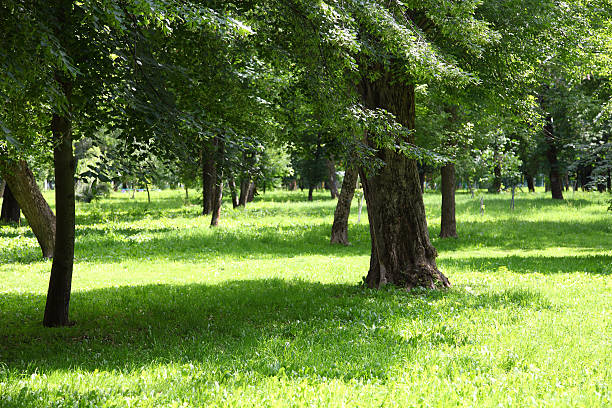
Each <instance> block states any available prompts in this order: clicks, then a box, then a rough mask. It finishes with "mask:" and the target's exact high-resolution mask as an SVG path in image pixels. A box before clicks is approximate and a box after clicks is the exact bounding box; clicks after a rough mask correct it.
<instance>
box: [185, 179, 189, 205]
mask: <svg viewBox="0 0 612 408" xmlns="http://www.w3.org/2000/svg"><path fill="white" fill-rule="evenodd" d="M185 201H189V187H187V183H185Z"/></svg>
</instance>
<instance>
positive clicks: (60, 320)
mask: <svg viewBox="0 0 612 408" xmlns="http://www.w3.org/2000/svg"><path fill="white" fill-rule="evenodd" d="M65 12H66V13H68V12H69V11H67V10H65ZM56 80H57V82H58V83H59V84H60V85H61V86H62V89H63V91H64V95H65V96H66V98H67V100H68V102H69V103H70V95H71V91H72V84H71V83H70V82H69V80H68V79H67V78H65V77H64V76H63V75H62V74H56ZM51 131H52V132H53V138H54V139H55V142H56V143H55V147H54V149H53V160H54V167H55V206H56V212H57V219H56V220H57V226H56V232H55V256H54V257H53V265H52V266H51V278H50V279H49V291H48V292H47V303H46V306H45V316H44V319H43V325H44V326H46V327H54V326H68V325H71V324H72V322H70V320H69V318H68V312H69V306H70V291H71V286H72V270H73V264H74V237H75V231H74V230H75V197H74V171H75V164H76V163H75V159H74V155H73V152H72V122H71V119H70V113H69V112H62V113H55V114H54V115H53V119H52V120H51Z"/></svg>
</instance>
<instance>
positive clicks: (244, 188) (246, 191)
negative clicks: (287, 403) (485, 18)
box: [238, 179, 254, 207]
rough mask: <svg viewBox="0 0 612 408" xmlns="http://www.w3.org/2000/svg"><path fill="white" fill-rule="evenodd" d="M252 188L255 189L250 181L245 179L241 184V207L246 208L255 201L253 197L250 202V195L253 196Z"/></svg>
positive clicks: (239, 201) (239, 202) (239, 200)
mask: <svg viewBox="0 0 612 408" xmlns="http://www.w3.org/2000/svg"><path fill="white" fill-rule="evenodd" d="M252 188H254V185H253V183H252V182H251V180H250V179H244V180H242V181H241V182H240V198H239V199H238V204H239V205H241V206H243V207H246V204H247V203H248V202H251V201H253V198H252V197H251V199H250V200H249V195H251V194H252V191H251V189H252Z"/></svg>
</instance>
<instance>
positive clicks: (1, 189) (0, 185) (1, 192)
mask: <svg viewBox="0 0 612 408" xmlns="http://www.w3.org/2000/svg"><path fill="white" fill-rule="evenodd" d="M4 186H6V181H4V180H0V197H3V196H4Z"/></svg>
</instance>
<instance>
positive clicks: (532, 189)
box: [525, 173, 535, 193]
mask: <svg viewBox="0 0 612 408" xmlns="http://www.w3.org/2000/svg"><path fill="white" fill-rule="evenodd" d="M525 180H527V188H528V189H529V192H530V193H535V184H534V182H533V176H532V175H531V174H527V173H525Z"/></svg>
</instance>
